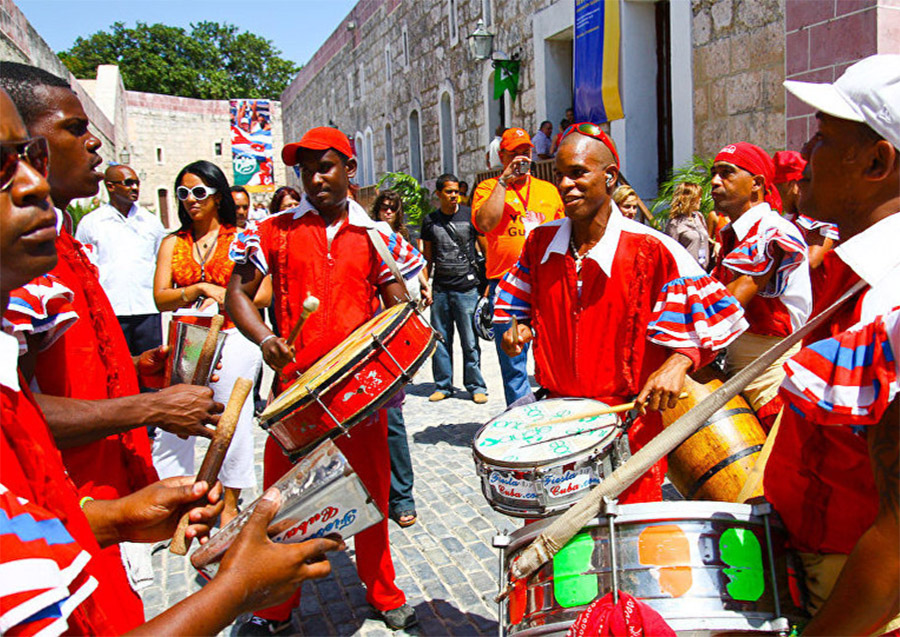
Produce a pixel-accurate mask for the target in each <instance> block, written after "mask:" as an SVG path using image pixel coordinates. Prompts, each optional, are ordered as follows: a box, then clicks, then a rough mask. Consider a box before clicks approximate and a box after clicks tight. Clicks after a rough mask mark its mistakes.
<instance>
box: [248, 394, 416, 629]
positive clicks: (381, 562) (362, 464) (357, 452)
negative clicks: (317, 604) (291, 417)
mask: <svg viewBox="0 0 900 637" xmlns="http://www.w3.org/2000/svg"><path fill="white" fill-rule="evenodd" d="M334 442H335V444H337V446H338V447H339V448H340V450H341V452H343V454H344V455H345V456H346V457H347V461H348V462H349V463H350V466H352V467H353V468H354V469H355V470H356V473H357V475H358V476H359V478H360V480H362V482H363V484H364V485H365V486H366V489H368V490H369V494H370V495H371V496H372V497H373V498H374V499H375V504H377V505H378V508H379V509H380V510H381V511H382V512H385V511H387V510H388V495H389V491H390V486H391V481H390V463H391V459H390V456H389V455H388V449H387V412H386V411H385V410H384V409H380V410H378V412H377V413H376V414H375V415H374V416H372V417H370V418H367V419H366V420H364V421H363V422H361V423H360V424H358V425H356V426H355V427H353V429H351V430H350V437H349V438H348V437H347V436H339V437H338V438H336V439H335V441H334ZM291 466H292V465H291V462H290V460H288V458H287V456H285V455H284V452H282V450H281V447H279V446H278V444H277V443H276V442H275V440H274V439H272V438H269V439H268V440H267V441H266V455H265V459H264V472H263V486H264V488H268V487H269V486H271V485H272V484H274V483H275V482H276V481H277V480H278V478H280V477H281V476H282V475H284V474H285V473H286V472H287V471H288V470H289V469H290V468H291ZM353 544H354V548H355V549H356V572H357V573H359V579H360V580H362V583H363V584H365V586H366V600H367V601H368V602H369V603H370V604H372V606H374V607H375V608H377V609H379V610H392V609H394V608H398V607H399V606H402V605H403V604H404V603H406V596H405V595H404V594H403V591H401V590H400V589H399V588H397V585H396V584H395V583H394V577H395V574H394V562H393V560H392V558H391V551H390V540H389V537H388V520H387V517H386V516H385V518H384V520H382V521H381V522H380V523H379V524H376V525H374V526H371V527H369V528H368V529H366V530H365V531H363V532H362V533H358V534H356V535H355V536H353ZM299 602H300V589H299V588H298V589H297V592H296V593H294V595H293V596H292V597H291V598H290V599H289V600H288V601H286V602H284V603H283V604H279V605H278V606H273V607H271V608H266V609H265V610H261V611H257V612H256V615H258V616H259V617H264V618H266V619H274V620H278V621H284V620H285V619H287V618H288V617H289V616H290V614H291V611H292V610H293V609H294V608H296V607H297V605H298V604H299Z"/></svg>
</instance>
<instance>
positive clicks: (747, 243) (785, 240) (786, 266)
mask: <svg viewBox="0 0 900 637" xmlns="http://www.w3.org/2000/svg"><path fill="white" fill-rule="evenodd" d="M775 246H778V247H779V248H781V250H782V253H783V256H782V258H781V262H780V263H779V264H778V270H777V271H776V272H775V276H773V277H772V278H771V279H770V280H769V283H768V284H767V285H766V288H765V289H764V290H760V291H759V295H760V296H762V297H768V298H772V297H777V296H781V295H782V294H784V291H785V289H786V288H787V284H788V277H789V276H790V274H791V273H792V272H793V271H794V270H796V269H797V268H798V267H800V266H801V265H802V264H803V262H804V261H805V260H806V259H807V254H808V250H807V246H806V243H805V242H804V241H803V239H802V238H800V237H799V236H798V237H795V236H792V235H790V234H788V233H787V232H785V231H784V230H782V229H781V228H778V227H775V226H770V227H768V228H766V229H764V230H762V231H758V228H754V229H753V230H751V232H750V233H749V234H748V235H747V236H746V237H744V240H743V241H741V242H740V243H738V244H737V245H736V246H735V248H734V250H732V251H731V252H730V253H729V254H728V255H727V256H725V258H724V259H723V260H722V265H724V266H725V267H726V268H728V269H729V270H732V271H734V272H737V273H738V274H747V275H750V276H762V275H763V274H766V273H767V272H768V271H769V270H770V269H771V268H772V266H773V265H774V263H775V260H774V254H773V253H774V250H775Z"/></svg>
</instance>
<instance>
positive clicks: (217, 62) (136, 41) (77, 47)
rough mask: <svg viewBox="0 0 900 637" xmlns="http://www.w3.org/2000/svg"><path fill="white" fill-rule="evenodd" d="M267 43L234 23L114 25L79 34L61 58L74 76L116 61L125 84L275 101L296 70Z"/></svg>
mask: <svg viewBox="0 0 900 637" xmlns="http://www.w3.org/2000/svg"><path fill="white" fill-rule="evenodd" d="M280 54H281V51H279V50H278V49H277V48H275V46H274V45H273V44H272V42H271V41H269V40H266V39H265V38H262V37H260V36H258V35H254V34H252V33H248V32H243V33H242V32H239V31H238V28H237V27H236V26H234V25H233V24H220V23H218V22H200V23H198V24H192V25H191V31H190V33H188V32H187V31H185V29H182V28H181V27H170V26H166V25H164V24H146V23H144V22H138V23H137V24H136V26H135V27H134V28H128V27H126V26H125V24H124V23H123V22H116V23H114V24H113V25H112V26H111V27H110V29H109V31H98V32H97V33H95V34H93V35H91V36H89V37H87V38H78V39H77V40H75V43H74V44H73V45H72V48H71V49H69V50H68V51H64V52H62V53H60V54H59V57H60V59H61V60H62V61H63V62H64V63H65V65H66V66H67V67H68V68H69V70H70V71H71V72H72V73H73V74H74V75H75V77H77V78H82V79H85V78H88V79H89V78H93V77H95V76H96V69H97V66H98V65H100V64H117V65H118V66H119V70H120V72H121V73H122V81H123V82H124V84H125V88H127V89H129V90H133V91H145V92H148V93H163V94H166V95H180V96H182V97H196V98H201V99H228V98H232V97H248V98H269V99H277V98H278V96H279V95H280V94H281V92H282V91H283V90H284V89H285V87H286V86H287V85H288V83H289V82H290V81H291V80H292V79H293V77H294V75H296V73H297V71H298V70H299V69H298V68H297V67H296V66H295V65H294V63H293V62H290V61H289V60H285V59H283V58H281V57H280Z"/></svg>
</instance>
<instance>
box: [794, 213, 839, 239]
mask: <svg viewBox="0 0 900 637" xmlns="http://www.w3.org/2000/svg"><path fill="white" fill-rule="evenodd" d="M794 223H796V224H797V225H798V226H799V227H801V228H803V229H804V230H806V231H807V232H818V233H819V234H821V235H822V236H823V237H825V238H826V239H831V240H832V241H840V240H841V233H840V231H839V230H838V227H837V226H836V225H834V224H833V223H828V222H827V221H816V220H815V219H812V218H810V217H807V216H806V215H797V219H796V220H795V221H794Z"/></svg>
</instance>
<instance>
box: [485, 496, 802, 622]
mask: <svg viewBox="0 0 900 637" xmlns="http://www.w3.org/2000/svg"><path fill="white" fill-rule="evenodd" d="M768 511H770V508H769V506H768V505H763V507H761V508H759V509H754V508H753V507H751V506H749V505H745V504H731V503H723V502H687V501H678V502H650V503H641V504H623V505H619V506H618V507H617V508H616V510H615V513H616V515H615V516H613V517H612V519H613V521H614V524H613V525H612V536H613V540H612V542H610V535H611V531H610V526H611V525H610V524H609V518H608V517H607V516H601V517H600V518H597V519H595V520H592V521H591V522H590V523H589V524H588V525H587V526H586V527H584V528H583V529H582V530H581V532H580V533H578V534H577V535H575V537H573V538H572V539H571V540H570V541H569V542H568V543H567V544H566V545H565V546H564V547H563V548H562V549H561V550H560V551H559V552H558V553H557V554H556V555H555V556H554V557H553V559H552V561H550V562H548V563H546V564H544V565H543V566H542V567H541V568H540V569H538V570H537V571H535V573H534V574H532V575H531V576H530V577H529V578H527V579H526V580H524V581H520V582H518V583H517V584H516V585H515V587H514V588H513V592H512V593H511V594H510V595H509V597H508V598H507V599H506V600H505V601H504V602H503V610H502V616H501V620H500V623H501V624H502V625H504V626H505V628H506V634H509V635H517V636H522V637H524V636H526V635H529V636H530V635H564V634H565V633H566V631H567V630H568V628H569V626H570V625H571V624H572V623H573V622H574V620H575V618H576V617H578V615H579V613H581V612H582V611H583V610H584V609H586V608H587V607H588V605H589V604H590V603H591V602H592V601H594V600H595V599H596V598H598V597H602V596H603V595H605V594H606V593H608V592H609V591H611V590H612V589H613V586H614V584H613V582H614V581H615V582H616V584H617V585H618V589H619V590H622V591H625V592H627V593H629V594H630V595H633V596H634V597H636V598H638V599H640V600H641V601H643V602H645V603H646V604H648V605H649V606H651V607H652V608H653V609H654V610H656V611H657V612H658V613H659V614H660V615H662V617H663V619H665V620H666V622H667V623H668V624H669V626H670V627H671V628H672V629H673V630H675V631H685V634H690V635H711V634H717V633H720V632H722V631H727V632H729V633H731V632H732V631H735V632H742V633H743V632H748V633H755V634H760V633H762V634H775V633H778V632H780V631H787V630H789V628H790V626H789V622H788V620H787V619H786V618H785V617H783V616H782V609H781V608H780V607H779V603H778V591H782V592H783V591H785V590H786V588H784V587H786V586H787V568H786V563H787V552H786V550H785V548H784V547H785V533H784V530H783V529H782V527H781V526H779V525H778V524H777V523H776V521H775V520H773V519H770V518H771V517H772V516H771V515H770V514H769V513H768ZM550 522H551V521H550V520H542V521H540V522H537V523H535V524H532V525H529V526H526V527H525V528H523V529H520V530H518V531H516V532H515V533H513V534H512V536H511V537H509V544H508V546H506V547H505V548H503V549H502V551H503V553H502V560H503V565H504V567H505V569H504V573H507V572H508V569H509V565H510V563H511V562H512V560H514V559H516V557H517V556H518V555H519V554H520V553H521V552H522V551H523V550H524V549H525V548H526V547H527V546H528V545H529V544H530V543H531V542H532V540H534V539H535V538H536V537H537V536H538V535H539V534H540V532H541V531H542V530H543V529H544V528H546V526H548V524H549V523H550ZM610 547H613V548H614V549H615V560H613V556H612V555H611V554H610ZM613 565H615V566H616V567H615V569H614V568H613ZM773 573H775V574H776V576H775V577H774V578H773ZM501 584H502V585H503V586H505V585H506V582H505V581H502V582H501Z"/></svg>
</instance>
